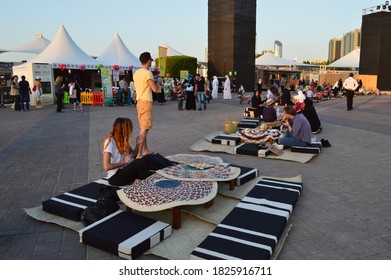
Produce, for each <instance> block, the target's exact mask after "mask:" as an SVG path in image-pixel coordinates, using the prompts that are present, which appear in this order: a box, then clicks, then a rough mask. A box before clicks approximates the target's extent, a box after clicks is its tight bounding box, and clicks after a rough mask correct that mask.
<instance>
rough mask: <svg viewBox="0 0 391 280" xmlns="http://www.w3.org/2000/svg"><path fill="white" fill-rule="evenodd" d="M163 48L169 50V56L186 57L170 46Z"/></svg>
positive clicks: (165, 45)
mask: <svg viewBox="0 0 391 280" xmlns="http://www.w3.org/2000/svg"><path fill="white" fill-rule="evenodd" d="M162 47H165V48H167V56H178V55H184V54H183V53H181V52H179V51H177V50H176V49H173V48H171V46H169V45H168V44H164V45H163V46H162Z"/></svg>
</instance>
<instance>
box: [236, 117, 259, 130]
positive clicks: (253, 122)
mask: <svg viewBox="0 0 391 280" xmlns="http://www.w3.org/2000/svg"><path fill="white" fill-rule="evenodd" d="M259 123H260V120H258V119H246V118H244V119H242V120H241V121H240V122H239V123H238V128H256V127H257V126H259Z"/></svg>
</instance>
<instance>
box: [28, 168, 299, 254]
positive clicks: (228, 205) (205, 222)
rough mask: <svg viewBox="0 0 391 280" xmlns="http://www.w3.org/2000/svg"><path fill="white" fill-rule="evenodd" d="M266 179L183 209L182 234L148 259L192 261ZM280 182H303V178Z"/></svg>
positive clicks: (222, 186)
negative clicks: (197, 249) (199, 247)
mask: <svg viewBox="0 0 391 280" xmlns="http://www.w3.org/2000/svg"><path fill="white" fill-rule="evenodd" d="M263 177H267V176H261V177H257V178H255V179H253V180H251V181H249V182H247V183H246V184H243V185H241V186H236V187H235V189H234V190H233V191H230V190H229V188H228V184H227V183H221V182H220V183H219V187H218V194H217V196H216V197H215V199H214V203H213V205H212V206H211V207H210V208H206V207H205V205H189V206H183V207H182V209H181V216H182V227H181V228H180V229H179V230H173V232H172V235H171V236H170V237H168V238H167V239H165V240H164V241H162V242H160V243H159V244H157V245H156V246H154V247H152V248H150V249H149V250H148V251H146V252H145V253H144V255H148V254H152V255H155V256H159V257H161V258H164V259H170V260H182V259H185V260H186V259H189V257H190V254H191V252H192V250H194V248H195V247H196V246H197V245H198V244H199V243H200V242H201V241H202V240H204V239H205V238H206V236H207V235H208V234H209V233H210V232H211V231H212V230H213V229H214V228H215V227H216V225H217V224H218V223H219V222H221V220H222V219H224V217H225V216H226V215H227V214H228V213H229V212H230V211H231V210H232V209H233V207H235V205H236V204H237V203H239V201H240V199H241V198H243V197H244V196H245V195H246V194H247V193H248V192H249V191H250V190H251V189H252V188H253V187H254V185H255V183H256V182H258V181H259V180H260V179H262V178H263ZM268 178H271V177H268ZM276 179H282V180H287V181H292V182H301V176H297V177H293V178H276ZM121 208H122V209H124V208H125V207H124V205H123V204H121ZM25 212H26V213H27V215H29V216H30V217H32V218H34V219H36V220H39V221H43V222H48V223H54V224H57V225H59V226H63V227H66V228H69V229H72V230H74V231H76V232H77V231H79V230H80V229H81V228H83V227H84V226H83V224H82V223H81V222H75V221H71V220H68V219H64V218H62V217H59V216H56V215H53V214H50V213H47V212H45V211H43V210H42V206H37V207H33V208H29V209H25ZM133 212H134V213H137V214H140V215H143V216H146V217H150V218H153V219H156V220H159V221H162V222H166V223H171V219H172V211H171V210H163V211H158V212H139V211H133ZM291 227H292V225H291V224H289V223H288V226H287V228H286V229H285V232H284V237H283V238H281V241H280V243H279V244H278V246H277V248H278V249H276V250H275V253H274V254H273V257H272V259H276V258H277V257H278V253H279V252H280V250H281V248H282V246H283V243H284V241H285V239H286V237H287V236H288V233H289V231H290V229H291Z"/></svg>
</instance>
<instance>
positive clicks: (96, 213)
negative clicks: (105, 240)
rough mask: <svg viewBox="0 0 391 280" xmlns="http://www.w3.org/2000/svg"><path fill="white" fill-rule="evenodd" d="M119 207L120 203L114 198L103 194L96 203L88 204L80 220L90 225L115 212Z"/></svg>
mask: <svg viewBox="0 0 391 280" xmlns="http://www.w3.org/2000/svg"><path fill="white" fill-rule="evenodd" d="M118 209H119V205H118V204H117V203H116V202H115V201H114V200H112V199H110V198H108V197H106V196H102V197H100V198H98V200H97V201H96V203H95V204H93V205H90V206H88V207H87V208H85V209H84V210H83V211H82V212H81V214H80V220H81V222H82V223H83V225H85V226H88V225H90V224H93V223H95V222H97V221H99V220H101V219H103V218H104V217H106V216H108V215H110V214H112V213H114V212H115V211H117V210H118Z"/></svg>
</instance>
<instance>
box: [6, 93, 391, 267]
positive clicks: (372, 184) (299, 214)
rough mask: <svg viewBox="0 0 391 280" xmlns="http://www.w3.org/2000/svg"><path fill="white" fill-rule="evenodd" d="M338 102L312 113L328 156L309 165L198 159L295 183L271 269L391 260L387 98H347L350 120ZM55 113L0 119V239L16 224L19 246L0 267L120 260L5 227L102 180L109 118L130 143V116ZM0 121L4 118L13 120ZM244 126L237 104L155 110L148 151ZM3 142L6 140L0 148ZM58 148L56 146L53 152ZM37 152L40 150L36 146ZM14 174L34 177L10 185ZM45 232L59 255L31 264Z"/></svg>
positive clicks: (108, 111) (116, 110) (122, 111)
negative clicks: (286, 227) (14, 262)
mask: <svg viewBox="0 0 391 280" xmlns="http://www.w3.org/2000/svg"><path fill="white" fill-rule="evenodd" d="M345 102H346V101H345V100H344V99H337V100H331V101H328V102H321V103H319V104H317V105H316V109H317V111H318V114H319V117H320V119H321V121H322V127H323V131H322V133H321V134H318V135H316V137H317V138H318V139H321V138H326V139H329V140H330V142H331V143H332V147H331V148H329V149H323V150H322V153H321V155H319V156H317V157H315V158H314V159H312V160H311V161H310V162H309V163H306V164H297V163H292V162H286V161H278V160H268V159H260V158H252V157H248V156H234V155H228V154H218V155H217V154H211V153H205V154H209V155H216V156H220V157H221V158H223V159H224V160H225V161H227V162H232V163H236V164H239V165H246V166H251V167H256V168H258V169H259V170H260V171H261V175H268V176H276V177H281V176H286V177H293V176H296V175H298V174H301V175H302V177H303V182H304V191H303V194H302V196H301V197H300V199H299V202H298V204H297V206H296V208H295V211H294V213H293V219H292V221H293V222H294V228H293V229H292V232H291V233H290V235H289V236H288V238H287V241H286V243H285V245H284V247H283V249H282V252H281V254H280V256H279V259H328V258H329V259H335V260H337V259H390V255H391V254H390V252H389V248H388V246H389V245H390V243H391V241H390V239H391V238H389V236H390V234H391V218H389V217H388V213H390V210H391V209H390V207H391V206H390V205H389V203H388V199H389V196H390V194H391V188H389V182H390V179H391V176H390V175H389V174H388V173H385V172H384V170H385V168H384V167H386V166H388V164H389V158H391V153H390V151H389V149H388V146H389V141H390V140H391V123H390V122H389V121H388V120H389V117H390V116H391V111H390V110H389V109H388V108H389V107H390V105H391V98H389V97H385V96H384V97H383V96H382V97H360V98H355V101H354V102H355V106H356V109H355V110H354V111H352V112H346V110H345V107H346V106H345ZM132 109H134V110H132ZM54 111H55V106H45V108H43V109H42V110H39V111H32V112H31V113H34V115H32V114H31V115H30V116H31V118H29V119H28V120H22V119H21V116H20V115H15V118H16V119H12V118H7V119H9V120H10V121H9V122H1V123H0V130H1V131H2V132H3V131H4V132H5V134H3V133H2V134H1V135H0V152H1V156H2V159H3V158H4V160H2V161H0V178H1V179H0V201H1V203H0V233H5V231H3V229H5V228H6V227H7V226H8V225H9V222H10V221H11V222H12V221H15V226H13V227H14V230H11V231H10V230H8V231H7V233H8V234H11V235H12V236H13V237H14V239H15V240H18V241H19V243H20V244H19V245H17V244H18V243H15V244H16V246H12V247H10V248H9V250H11V251H12V252H8V251H7V255H6V256H4V254H2V253H1V250H0V259H4V258H6V259H44V258H47V259H118V257H116V256H113V255H111V254H108V253H106V252H103V251H101V250H97V249H94V248H91V247H89V246H85V245H83V244H80V243H79V240H78V236H77V233H76V232H73V231H71V230H66V229H63V228H61V227H58V226H56V225H52V224H47V223H42V222H38V221H35V220H34V219H31V218H29V217H25V219H22V220H20V218H16V219H15V220H13V219H9V218H8V216H14V215H15V217H18V215H20V214H18V211H20V210H21V209H18V208H22V207H25V206H26V205H28V206H30V207H33V206H37V205H39V204H40V203H41V201H42V200H45V199H49V198H50V197H52V196H55V195H58V194H60V193H62V192H64V191H67V190H71V189H74V188H76V187H78V186H80V185H83V184H86V183H88V182H91V181H94V180H96V179H100V178H101V177H102V176H103V175H104V173H103V170H102V164H101V161H102V154H101V150H100V149H101V147H100V146H101V143H102V141H103V139H104V138H105V137H106V135H107V134H108V132H109V130H110V128H111V126H112V123H113V121H114V119H115V118H116V117H117V116H128V117H130V118H131V119H132V120H133V123H134V125H135V130H134V135H137V133H138V124H137V111H136V110H135V108H131V107H98V106H95V107H89V106H86V112H85V113H84V114H83V116H81V115H80V114H79V115H72V113H73V112H72V111H70V110H69V109H67V110H66V113H64V114H55V112H54ZM2 113H4V115H5V116H7V115H11V114H12V113H14V112H12V111H11V110H5V111H3V112H2ZM242 116H243V106H240V105H239V103H238V101H237V100H235V99H233V100H231V101H227V100H224V101H223V100H217V101H212V103H211V104H210V106H208V110H206V111H203V112H198V111H197V112H188V111H181V112H178V111H177V110H176V102H167V103H166V104H165V105H164V106H155V107H154V125H153V128H152V130H151V131H150V135H149V136H150V137H149V139H148V140H149V144H150V148H151V149H152V150H154V151H158V152H160V153H161V154H163V155H171V154H177V153H193V152H192V151H190V149H189V146H190V145H191V144H192V143H194V142H195V141H197V140H199V139H201V138H202V137H203V136H204V135H206V134H207V133H209V132H211V131H216V130H222V129H223V123H224V121H225V120H226V119H227V117H229V118H232V119H240V118H242ZM194 119H197V122H196V123H195V122H194ZM358 120H359V121H358ZM59 121H63V122H66V123H67V124H72V125H73V126H74V128H75V129H74V130H61V131H58V130H57V129H56V127H57V126H58V122H59ZM190 124H192V125H190ZM15 127H18V130H17V131H16V130H15V129H14V128H15ZM5 135H11V137H10V136H7V138H4V137H5ZM72 139H77V142H76V143H75V142H72ZM352 139H353V140H354V142H352ZM133 140H134V139H133ZM60 141H62V142H61V143H64V144H63V145H61V147H58V144H57V143H59V142H60ZM37 142H39V143H40V144H39V145H36V144H34V143H37ZM133 144H134V142H133ZM26 150H27V151H28V153H26ZM11 151H12V152H11ZM26 161H27V162H26ZM20 166H23V168H24V169H26V168H27V169H28V170H30V169H33V170H35V172H28V173H25V174H24V178H22V179H21V178H18V177H20V176H21V174H20V172H19V170H18V168H20ZM37 167H38V170H39V172H38V171H37ZM68 170H71V171H68ZM65 173H69V174H65ZM71 176H72V179H69V178H70V177H71ZM40 179H41V180H40ZM15 194H18V195H17V196H16V195H15ZM16 221H18V222H19V223H20V225H19V228H17V226H16V224H17V223H18V222H16ZM29 225H30V226H29ZM46 232H48V233H47V234H49V232H56V234H55V236H62V241H61V242H62V243H61V244H62V245H61V246H60V248H59V249H58V251H57V252H52V251H50V250H46V248H45V247H44V246H41V247H40V250H39V251H38V252H39V255H37V251H36V248H35V243H36V242H37V239H36V236H37V235H36V234H41V233H46ZM20 233H23V234H20ZM57 234H58V235H57ZM30 235H31V236H30ZM0 236H1V234H0ZM349 236H350V237H351V239H349ZM1 238H3V237H0V240H1ZM0 242H1V241H0ZM13 242H15V241H13ZM29 242H30V245H28V244H29ZM31 242H34V243H33V244H31ZM18 246H21V247H18ZM13 247H15V248H13ZM0 248H1V246H0ZM5 250H7V249H6V248H4V251H5ZM44 251H46V252H44Z"/></svg>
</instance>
